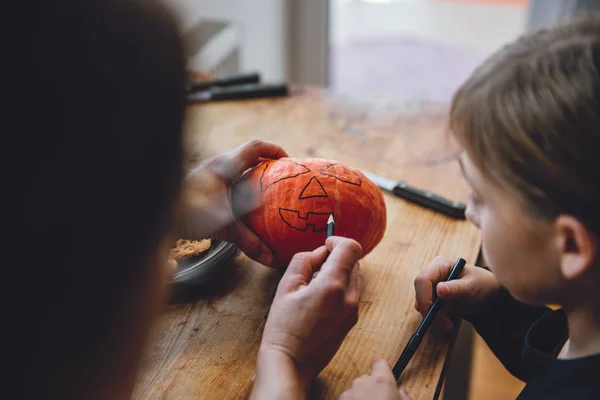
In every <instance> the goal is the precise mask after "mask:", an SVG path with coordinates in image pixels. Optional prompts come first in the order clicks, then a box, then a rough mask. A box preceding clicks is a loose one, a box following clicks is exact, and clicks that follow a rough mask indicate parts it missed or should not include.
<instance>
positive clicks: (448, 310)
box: [415, 257, 500, 328]
mask: <svg viewBox="0 0 600 400" xmlns="http://www.w3.org/2000/svg"><path fill="white" fill-rule="evenodd" d="M454 263H455V261H454V260H450V259H448V258H444V257H436V258H435V259H434V260H433V261H432V262H431V263H430V264H429V265H428V266H427V267H426V268H425V270H423V272H421V273H420V274H419V275H418V276H417V278H416V279H415V292H416V302H415V308H416V309H417V311H418V312H419V313H420V314H421V315H422V316H425V314H426V313H427V310H428V309H429V307H430V306H431V304H432V302H433V290H434V288H435V289H436V291H437V295H438V296H439V297H440V298H441V299H442V300H444V303H445V304H444V307H443V308H442V310H441V313H442V314H445V315H444V317H443V318H444V322H443V324H444V326H445V327H447V328H452V327H453V326H454V324H453V323H452V321H451V320H450V319H449V318H448V317H447V316H446V315H448V314H450V315H453V314H454V315H468V314H474V313H476V312H478V311H480V310H482V309H483V307H484V306H485V304H486V302H487V301H488V300H489V299H490V298H492V297H493V296H494V295H495V294H497V293H498V291H499V290H500V283H498V281H497V280H496V277H495V276H494V274H492V273H491V272H490V271H488V270H486V269H483V268H479V267H476V266H474V265H470V264H467V265H465V267H464V269H463V271H462V274H461V276H460V278H458V279H454V280H452V281H449V282H446V279H447V278H448V275H449V274H450V270H451V269H452V266H453V265H454Z"/></svg>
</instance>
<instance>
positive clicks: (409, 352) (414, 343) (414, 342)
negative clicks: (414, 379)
mask: <svg viewBox="0 0 600 400" xmlns="http://www.w3.org/2000/svg"><path fill="white" fill-rule="evenodd" d="M466 263H467V262H466V261H465V260H463V259H462V258H459V259H458V260H456V263H455V264H454V267H452V270H451V271H450V275H448V279H446V281H451V280H453V279H456V278H458V276H459V275H460V273H461V272H462V270H463V268H464V267H465V264H466ZM441 306H442V300H441V299H440V298H439V297H437V295H436V293H435V290H434V300H433V304H432V305H431V307H429V310H428V311H427V314H425V317H424V318H423V321H422V322H421V325H419V327H418V328H417V331H416V332H415V334H414V335H412V337H411V338H410V340H409V341H408V344H407V345H406V347H405V348H404V351H403V352H402V354H401V355H400V358H398V361H396V364H395V365H394V368H392V372H393V373H394V377H395V378H396V380H398V378H400V375H402V371H404V368H406V366H407V365H408V363H409V361H410V359H411V358H412V356H413V355H414V354H415V353H416V351H417V349H418V348H419V345H420V344H421V341H422V340H423V336H425V333H426V332H427V330H428V329H429V327H430V326H431V324H432V323H433V320H434V318H435V316H436V315H437V313H438V311H439V310H440V307H441Z"/></svg>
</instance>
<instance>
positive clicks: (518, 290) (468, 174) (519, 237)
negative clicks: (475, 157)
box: [460, 152, 562, 304]
mask: <svg viewBox="0 0 600 400" xmlns="http://www.w3.org/2000/svg"><path fill="white" fill-rule="evenodd" d="M460 163H461V167H462V170H463V173H464V175H465V178H466V179H467V181H468V182H469V185H470V186H471V190H472V195H471V200H470V202H469V204H468V206H467V212H466V214H467V219H468V220H469V221H470V222H472V223H473V224H475V225H476V226H477V227H478V228H479V229H481V233H482V239H483V255H484V259H485V261H486V262H487V263H488V266H489V267H490V269H492V271H493V272H494V274H495V275H496V277H497V279H498V281H499V282H500V283H501V284H502V285H503V286H505V287H506V288H507V289H508V290H509V291H510V292H511V293H512V295H513V296H515V297H516V298H517V299H519V300H521V301H523V302H526V303H530V304H547V303H551V302H552V299H554V298H555V297H556V295H557V294H558V293H557V291H558V289H559V288H560V287H561V283H560V282H561V280H562V278H561V274H560V269H559V260H560V254H558V253H557V251H556V246H554V245H553V241H554V240H555V239H554V238H555V235H554V229H553V224H552V223H551V222H548V221H544V220H541V219H539V218H535V217H533V216H531V215H530V214H529V213H528V212H527V211H526V210H525V209H524V207H523V206H522V204H521V202H520V200H519V199H518V197H517V195H516V194H515V192H514V191H513V190H511V189H507V188H505V187H499V186H498V185H496V184H494V183H492V182H490V181H489V180H487V179H485V178H484V177H483V175H482V174H481V173H480V172H479V170H478V169H477V168H476V167H475V166H474V165H473V163H472V162H471V160H470V158H469V157H468V155H467V154H466V152H465V153H463V155H462V156H461V159H460Z"/></svg>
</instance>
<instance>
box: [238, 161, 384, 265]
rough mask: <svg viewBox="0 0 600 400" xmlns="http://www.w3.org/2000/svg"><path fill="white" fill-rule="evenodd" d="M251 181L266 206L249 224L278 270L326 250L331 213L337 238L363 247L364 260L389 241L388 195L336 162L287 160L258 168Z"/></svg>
mask: <svg viewBox="0 0 600 400" xmlns="http://www.w3.org/2000/svg"><path fill="white" fill-rule="evenodd" d="M246 178H247V179H248V180H249V181H250V182H251V185H252V186H254V185H256V186H255V187H256V188H257V190H259V191H260V193H261V196H262V203H261V206H260V207H259V208H257V209H255V210H253V211H252V212H250V213H249V214H247V215H246V216H245V217H244V222H245V223H246V225H247V226H248V227H249V228H250V229H251V230H252V231H253V232H254V233H255V234H256V235H257V236H258V237H260V238H261V239H262V240H263V241H264V242H265V244H266V245H267V246H269V247H270V248H271V249H272V251H273V252H274V255H275V263H274V264H275V265H277V266H281V265H287V264H288V263H289V262H290V260H291V259H292V257H293V256H294V254H296V253H298V252H302V251H312V250H314V249H316V248H318V247H319V246H322V245H323V244H324V243H325V235H326V230H327V219H328V218H329V215H330V214H331V213H333V214H334V219H335V230H336V235H337V236H344V237H348V238H352V239H354V240H356V241H357V242H359V243H360V244H361V246H362V248H363V257H364V256H366V255H367V254H368V253H370V252H371V251H372V250H373V249H374V248H375V246H377V244H378V243H379V242H380V241H381V239H382V238H383V234H384V232H385V227H386V208H385V202H384V200H383V195H382V194H381V190H379V188H378V187H377V186H376V185H375V184H374V183H373V182H371V181H370V180H369V179H367V178H366V177H365V176H364V175H363V174H362V173H361V172H360V171H359V170H356V169H354V168H350V167H347V166H345V165H343V164H340V163H338V162H337V161H333V160H325V159H320V158H311V159H294V158H281V159H279V160H273V161H267V162H264V163H262V164H260V165H258V166H257V167H255V168H254V169H252V170H250V171H249V172H248V175H247V176H246Z"/></svg>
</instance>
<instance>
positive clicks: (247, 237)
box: [227, 220, 273, 266]
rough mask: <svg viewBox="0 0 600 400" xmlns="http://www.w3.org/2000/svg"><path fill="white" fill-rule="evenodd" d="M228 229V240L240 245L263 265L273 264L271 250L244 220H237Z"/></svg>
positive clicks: (240, 247)
mask: <svg viewBox="0 0 600 400" xmlns="http://www.w3.org/2000/svg"><path fill="white" fill-rule="evenodd" d="M227 231H228V232H227V233H228V235H227V240H228V241H230V242H232V243H234V244H235V245H236V246H237V247H239V249H240V250H241V251H243V252H244V254H246V255H247V256H248V257H250V258H251V259H253V260H256V261H258V262H259V263H261V264H263V265H267V266H269V265H271V263H272V262H273V254H272V253H271V250H269V249H268V248H267V246H266V245H265V244H264V243H263V242H262V240H260V239H259V238H258V236H256V235H255V234H254V233H253V232H252V231H251V230H250V229H248V227H247V226H246V225H244V223H243V222H242V221H239V220H238V221H235V222H234V223H233V224H231V225H230V226H229V228H228V229H227Z"/></svg>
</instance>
